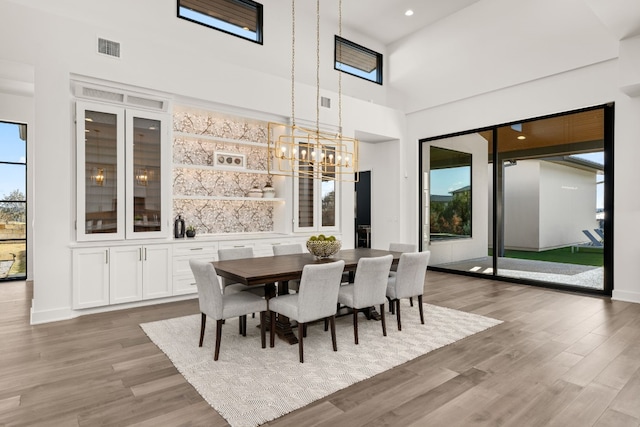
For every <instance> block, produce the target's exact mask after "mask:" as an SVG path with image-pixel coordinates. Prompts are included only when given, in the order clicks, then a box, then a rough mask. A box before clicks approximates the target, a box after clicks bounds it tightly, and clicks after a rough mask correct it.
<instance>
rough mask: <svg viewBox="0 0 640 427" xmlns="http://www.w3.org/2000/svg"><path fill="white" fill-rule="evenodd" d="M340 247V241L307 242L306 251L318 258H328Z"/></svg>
mask: <svg viewBox="0 0 640 427" xmlns="http://www.w3.org/2000/svg"><path fill="white" fill-rule="evenodd" d="M341 247H342V243H341V242H340V240H307V249H308V250H309V252H310V253H311V254H313V255H315V256H316V257H318V258H329V257H330V256H332V255H335V254H336V253H337V252H338V251H339V250H340V248H341Z"/></svg>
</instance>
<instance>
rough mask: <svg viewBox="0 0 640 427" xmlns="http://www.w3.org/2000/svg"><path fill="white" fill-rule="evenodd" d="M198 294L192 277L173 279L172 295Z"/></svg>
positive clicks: (175, 277)
mask: <svg viewBox="0 0 640 427" xmlns="http://www.w3.org/2000/svg"><path fill="white" fill-rule="evenodd" d="M195 293H198V287H197V286H196V281H195V279H194V278H193V276H192V275H188V276H187V275H185V276H174V277H173V295H185V294H195Z"/></svg>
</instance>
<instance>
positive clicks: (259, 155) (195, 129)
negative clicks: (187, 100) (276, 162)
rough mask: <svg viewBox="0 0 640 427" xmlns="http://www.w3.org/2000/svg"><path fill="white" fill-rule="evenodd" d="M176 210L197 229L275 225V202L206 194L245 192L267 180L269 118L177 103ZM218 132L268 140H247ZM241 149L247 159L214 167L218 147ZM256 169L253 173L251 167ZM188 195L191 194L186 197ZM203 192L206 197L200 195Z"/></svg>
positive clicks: (223, 150) (229, 229)
mask: <svg viewBox="0 0 640 427" xmlns="http://www.w3.org/2000/svg"><path fill="white" fill-rule="evenodd" d="M173 129H174V131H175V132H182V133H189V134H192V135H189V136H184V135H176V136H175V137H174V140H173V153H172V157H173V163H174V167H173V214H174V216H177V215H182V217H183V218H184V219H185V221H186V222H187V225H193V226H195V227H196V230H197V233H199V234H214V233H216V234H217V233H254V232H269V231H273V202H268V201H262V200H260V199H254V200H250V199H248V200H211V199H208V197H246V196H247V193H248V192H249V190H250V189H251V188H253V187H258V188H263V187H264V186H265V185H266V184H267V181H268V178H269V177H268V175H267V174H266V171H267V149H266V148H267V147H266V144H267V123H266V122H262V121H258V120H250V119H246V118H243V117H235V116H231V115H228V114H221V113H216V112H212V111H203V110H194V109H187V108H180V107H176V108H175V109H174V115H173ZM198 135H206V136H211V137H217V138H224V139H231V140H239V141H246V142H251V143H258V144H264V147H262V146H260V145H244V144H234V143H233V142H229V141H215V140H211V139H206V138H198ZM216 152H218V153H228V154H239V155H242V156H244V159H245V164H244V166H243V167H239V168H238V169H240V170H233V169H236V168H234V167H228V168H216V169H214V168H212V166H213V165H214V153H216ZM254 171H255V172H257V173H251V172H254ZM185 196H187V197H188V198H184V197H185ZM199 196H202V197H203V198H202V199H198V197H199Z"/></svg>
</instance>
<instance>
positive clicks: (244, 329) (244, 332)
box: [240, 314, 247, 337]
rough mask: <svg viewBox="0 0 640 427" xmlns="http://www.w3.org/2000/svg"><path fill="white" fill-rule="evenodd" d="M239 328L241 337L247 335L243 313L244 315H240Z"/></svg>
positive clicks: (245, 316)
mask: <svg viewBox="0 0 640 427" xmlns="http://www.w3.org/2000/svg"><path fill="white" fill-rule="evenodd" d="M240 324H241V326H240V328H241V332H240V333H241V334H242V336H243V337H246V336H247V315H246V314H245V315H244V316H240Z"/></svg>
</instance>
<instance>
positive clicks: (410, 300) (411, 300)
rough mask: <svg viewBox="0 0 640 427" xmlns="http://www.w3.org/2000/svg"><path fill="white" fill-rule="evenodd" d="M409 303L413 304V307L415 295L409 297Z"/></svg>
mask: <svg viewBox="0 0 640 427" xmlns="http://www.w3.org/2000/svg"><path fill="white" fill-rule="evenodd" d="M409 304H411V307H413V297H409Z"/></svg>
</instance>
